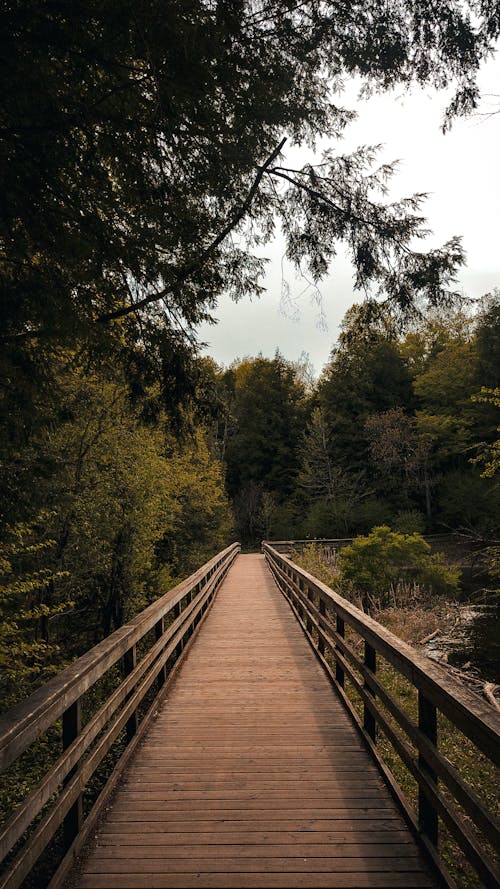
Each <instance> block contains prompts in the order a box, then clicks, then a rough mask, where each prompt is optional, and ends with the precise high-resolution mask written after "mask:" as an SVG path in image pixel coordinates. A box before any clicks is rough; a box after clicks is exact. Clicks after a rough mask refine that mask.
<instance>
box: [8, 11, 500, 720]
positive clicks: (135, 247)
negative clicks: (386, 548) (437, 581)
mask: <svg viewBox="0 0 500 889" xmlns="http://www.w3.org/2000/svg"><path fill="white" fill-rule="evenodd" d="M278 7H279V9H278ZM1 15H2V33H3V34H4V41H3V63H2V64H3V73H4V90H3V91H2V99H1V102H2V107H1V121H2V130H1V132H2V148H1V152H2V155H1V156H2V167H1V170H2V173H1V175H2V180H1V189H2V213H1V218H0V311H1V343H2V349H1V352H0V373H1V381H2V386H1V390H0V453H1V460H0V488H1V491H2V501H1V510H0V520H1V521H0V570H1V593H0V609H1V618H2V624H1V631H0V664H1V666H2V683H3V685H2V691H3V701H4V705H5V706H9V705H10V704H12V703H13V702H14V701H15V700H18V699H19V698H20V697H23V696H24V695H26V694H27V693H28V692H29V691H30V690H31V689H32V688H33V686H34V684H38V683H40V682H41V681H43V680H45V679H46V678H48V677H49V676H50V675H51V674H52V673H53V672H54V671H56V670H58V669H60V667H61V666H62V665H63V664H65V663H67V662H68V661H70V660H71V659H73V658H74V657H75V656H77V655H78V654H80V653H81V652H82V651H84V650H86V649H87V648H88V647H89V646H91V645H92V644H94V643H95V642H97V641H98V640H99V639H101V638H102V637H103V636H105V635H107V634H108V633H110V632H111V631H112V630H114V629H115V628H117V627H119V626H120V625H121V624H122V623H123V622H124V621H125V620H126V619H127V618H128V617H129V616H130V615H132V614H134V613H137V612H138V611H140V610H141V609H143V608H144V607H145V606H146V605H147V604H148V603H149V602H151V601H152V600H153V599H154V598H155V597H157V596H158V595H159V594H160V593H161V592H163V591H165V590H166V589H168V588H169V586H171V585H172V584H173V582H174V581H175V580H176V579H178V578H181V577H183V576H185V575H186V574H187V573H189V572H190V571H192V570H193V569H194V568H195V567H197V566H198V565H199V564H200V563H201V562H202V561H203V560H205V559H206V558H207V557H208V556H209V555H212V554H213V553H215V552H216V551H217V550H218V549H220V548H222V546H223V545H224V544H225V543H226V542H228V541H229V540H232V539H235V538H239V539H240V540H241V541H242V543H243V545H244V546H245V547H247V548H256V547H258V545H259V541H260V540H261V539H262V538H263V537H267V538H277V537H287V538H291V537H294V538H297V537H306V538H313V537H318V536H321V537H331V536H341V537H351V536H353V535H356V534H359V533H364V532H367V531H369V530H370V529H371V528H372V527H375V526H380V525H389V526H390V527H392V528H394V529H396V530H400V531H405V532H406V531H408V532H411V531H422V532H436V531H441V530H449V529H452V530H457V529H460V530H461V531H463V532H464V533H467V534H470V535H474V536H475V537H478V538H479V539H480V540H481V541H482V542H484V543H485V545H491V544H492V543H494V541H495V540H497V539H498V506H499V499H500V494H499V490H498V482H497V481H496V479H495V477H494V476H495V470H496V468H497V466H498V448H499V445H498V423H499V421H498V399H499V393H498V388H496V387H497V386H498V381H499V379H500V373H499V371H500V337H499V332H500V303H499V297H498V293H493V294H491V295H489V296H486V297H485V298H484V300H483V301H482V302H481V305H479V306H476V307H475V308H474V310H470V309H468V308H467V306H466V305H465V304H464V305H462V306H461V304H460V300H459V298H458V297H459V293H458V290H457V273H458V271H459V269H460V268H461V266H462V265H463V264H464V262H465V251H464V248H463V246H462V244H461V242H460V239H459V238H453V239H451V240H450V241H448V242H447V243H445V244H443V245H441V246H440V247H436V248H433V249H426V247H425V245H424V246H422V242H423V241H424V240H425V237H426V233H427V227H426V225H427V223H426V220H425V218H424V216H423V205H424V200H425V196H424V195H422V194H416V195H410V196H408V197H406V198H403V199H400V200H397V201H391V200H390V199H389V197H388V182H389V181H390V179H391V177H392V176H393V174H394V172H395V167H394V166H393V165H391V164H380V163H379V162H378V152H377V148H376V147H371V146H361V147H360V148H359V149H358V150H356V151H355V152H353V153H351V154H348V155H344V154H342V153H341V151H340V150H339V151H337V150H336V149H335V150H334V148H333V147H332V148H329V149H328V150H326V151H325V152H324V153H323V156H322V158H321V161H320V162H319V163H316V162H313V161H311V163H308V164H305V165H304V166H303V167H302V168H300V169H293V168H290V167H287V166H285V165H284V164H285V163H286V161H285V160H284V155H283V151H284V148H285V145H286V144H287V143H288V144H292V145H294V144H295V145H297V144H302V145H306V144H307V145H309V146H310V147H311V149H312V148H313V147H314V145H315V144H316V143H317V140H318V139H319V138H325V137H328V138H329V139H330V140H331V144H332V146H333V145H334V144H335V140H339V139H340V138H341V136H342V133H343V132H344V130H345V129H346V127H348V125H349V122H350V121H351V120H353V118H354V116H355V114H354V112H352V111H351V110H349V109H348V108H345V107H343V104H342V89H343V83H344V78H346V79H349V78H358V79H360V81H361V82H362V83H363V84H364V89H366V90H367V91H370V90H371V91H375V92H376V91H384V90H388V89H390V88H391V87H394V86H395V85H397V86H399V87H402V88H408V89H409V88H411V87H422V86H425V87H429V88H430V87H437V88H442V89H444V88H448V93H447V96H448V98H447V102H448V104H447V106H446V107H445V108H444V117H443V127H444V128H445V129H446V128H450V127H451V126H452V125H453V121H454V120H455V119H456V118H457V117H458V116H460V115H466V114H470V113H471V112H473V111H474V109H475V108H477V106H478V103H479V101H480V95H479V88H478V85H477V73H478V71H479V69H480V66H481V64H482V63H483V62H484V60H485V59H487V58H488V57H489V56H490V55H491V53H492V52H493V48H494V46H495V44H496V40H497V38H498V34H499V31H500V16H499V14H498V5H497V4H490V3H483V2H479V0H478V2H470V3H465V4H464V3H456V2H454V0H447V2H443V3H440V4H425V3H424V4H418V3H417V4H415V3H413V2H411V3H410V2H407V0H400V2H398V3H394V4H390V5H389V6H388V5H387V4H385V3H379V2H368V3H366V2H364V3H362V4H361V3H351V4H348V5H346V4H342V3H340V4H337V3H333V2H332V3H321V2H315V0H308V2H304V3H299V4H295V3H291V2H290V3H288V2H286V3H284V4H273V3H265V2H255V3H254V2H244V0H240V2H234V3H233V2H209V0H187V2H186V0H183V2H181V3H178V2H176V0H169V2H167V3H164V2H162V3H159V2H156V0H151V2H137V0H133V2H132V0H131V2H125V0H123V2H120V3H117V2H116V0H109V2H104V3H103V2H99V3H96V2H89V3H84V4H81V3H72V4H58V3H43V2H40V0H28V2H26V3H23V4H16V3H6V4H4V5H3V7H2V13H1ZM277 228H279V229H280V230H281V232H282V233H283V235H284V237H285V240H286V251H287V257H288V259H289V260H290V262H292V263H293V264H294V265H295V267H296V268H300V269H302V270H305V271H306V272H307V274H308V275H310V277H311V279H312V280H314V282H315V283H319V282H321V280H322V278H324V276H325V275H326V274H327V273H328V270H329V268H330V265H331V263H332V262H334V259H335V255H336V252H337V250H338V249H339V245H342V246H343V247H344V248H345V249H346V250H347V252H348V254H349V256H350V258H351V261H352V266H353V303H354V305H353V307H352V309H350V310H349V312H348V313H347V315H346V317H345V319H344V324H343V328H342V332H341V334H340V337H339V339H338V342H337V343H336V344H332V352H331V358H330V361H329V363H328V364H327V366H326V367H325V368H324V369H323V370H322V372H321V375H320V377H319V379H318V380H316V379H314V378H313V376H312V374H311V369H310V367H309V365H308V361H307V358H305V357H304V356H303V358H302V359H300V360H299V361H297V362H295V363H294V362H291V361H288V360H285V358H283V357H282V355H281V354H280V352H279V351H277V352H276V354H275V357H274V358H272V359H269V358H264V357H262V356H257V357H247V356H242V357H241V358H240V359H238V360H236V361H235V362H234V363H233V364H232V365H231V366H230V367H227V368H220V367H218V366H217V365H216V363H215V362H214V361H212V360H211V359H209V358H207V357H203V356H202V354H201V352H200V348H199V345H198V343H197V327H198V326H199V324H200V323H201V322H202V321H206V320H209V319H210V318H211V313H212V312H213V310H214V309H215V308H216V306H217V300H218V298H219V297H220V295H221V294H229V295H230V296H231V297H232V298H233V299H234V300H236V301H237V300H238V299H240V298H241V297H242V296H243V295H252V296H261V298H265V295H263V287H262V273H263V269H264V266H265V262H264V260H263V258H262V250H261V248H262V247H264V248H265V246H266V245H268V244H269V243H270V242H271V240H272V237H273V235H274V233H275V231H276V230H277ZM278 345H279V344H278Z"/></svg>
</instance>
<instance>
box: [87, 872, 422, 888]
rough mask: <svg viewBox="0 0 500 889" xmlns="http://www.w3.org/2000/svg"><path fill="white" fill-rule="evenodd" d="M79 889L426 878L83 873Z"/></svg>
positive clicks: (377, 883) (377, 884) (414, 883)
mask: <svg viewBox="0 0 500 889" xmlns="http://www.w3.org/2000/svg"><path fill="white" fill-rule="evenodd" d="M80 885H81V887H82V889H185V887H186V889H192V887H195V886H201V887H203V889H261V887H262V889H274V887H279V889H290V887H291V886H293V887H296V889H303V887H304V889H305V887H308V889H309V887H310V889H393V887H394V889H402V887H408V889H410V887H411V889H428V887H430V886H432V883H431V881H430V879H429V878H428V877H427V878H426V877H425V876H424V875H423V874H421V873H406V874H400V873H395V874H388V873H379V874H377V873H364V872H363V871H361V872H360V873H352V874H318V873H312V874H300V873H295V874H293V877H292V875H291V874H290V873H285V874H270V873H266V872H264V873H259V874H256V873H248V872H247V873H244V872H240V873H238V874H227V873H224V872H221V873H215V874H206V873H199V872H194V873H191V874H149V873H147V872H145V873H142V874H86V875H85V876H84V877H83V878H82V881H81V884H80Z"/></svg>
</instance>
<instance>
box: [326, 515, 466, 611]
mask: <svg viewBox="0 0 500 889" xmlns="http://www.w3.org/2000/svg"><path fill="white" fill-rule="evenodd" d="M339 567H340V577H341V583H342V585H343V588H344V589H346V590H350V591H353V592H354V593H356V594H360V595H361V596H362V597H363V598H364V600H365V602H369V601H370V600H373V599H374V598H377V599H378V600H380V601H382V602H383V601H387V599H388V597H389V593H390V590H391V589H394V588H395V587H396V586H397V584H398V582H399V581H401V580H402V579H403V577H405V575H406V574H407V573H408V571H409V570H410V571H411V572H412V575H413V578H414V580H415V582H417V583H419V584H420V585H421V586H422V587H424V589H426V590H428V592H429V593H431V594H437V595H443V594H447V595H454V594H455V593H456V592H457V591H458V584H459V577H460V572H459V571H458V570H457V569H455V568H450V567H448V566H446V565H445V564H444V562H443V559H442V556H441V555H440V554H439V553H431V548H430V546H429V544H428V543H426V541H425V540H424V539H423V537H422V536H421V535H420V534H417V533H413V534H402V533H398V532H395V531H391V529H390V528H389V527H388V526H387V525H381V526H379V527H376V528H374V529H373V531H372V532H371V533H370V534H368V535H367V536H366V537H357V538H355V540H353V542H352V544H351V545H350V546H347V547H344V548H343V549H342V550H341V552H340V554H339Z"/></svg>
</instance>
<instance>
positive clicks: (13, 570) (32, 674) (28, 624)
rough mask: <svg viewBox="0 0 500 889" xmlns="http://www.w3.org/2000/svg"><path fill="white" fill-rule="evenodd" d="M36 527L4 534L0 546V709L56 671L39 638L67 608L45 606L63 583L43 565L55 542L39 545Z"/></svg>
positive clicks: (55, 656) (53, 653)
mask: <svg viewBox="0 0 500 889" xmlns="http://www.w3.org/2000/svg"><path fill="white" fill-rule="evenodd" d="M38 531H39V528H37V525H36V523H33V524H32V525H20V524H18V525H16V526H15V527H13V528H9V529H7V532H6V539H5V540H4V541H2V542H0V676H1V678H0V687H1V690H2V695H1V697H2V708H6V707H9V706H11V705H12V704H14V703H15V702H16V701H17V700H19V699H20V698H22V697H24V696H25V695H26V694H27V693H29V691H30V690H31V688H32V687H33V685H34V684H36V683H37V682H39V681H40V680H45V679H47V678H48V677H49V676H50V674H51V673H52V672H53V671H54V670H55V669H57V668H58V667H59V666H60V662H61V658H60V654H59V648H58V646H57V645H54V644H50V642H49V641H48V639H47V638H44V636H45V637H47V636H48V633H46V632H45V633H44V628H45V627H47V626H48V621H49V620H50V619H51V618H52V617H54V616H56V615H58V614H61V613H63V612H64V611H66V610H67V609H69V608H71V606H72V604H73V603H72V602H70V601H64V602H59V603H58V604H47V601H46V599H47V595H48V592H49V590H50V588H51V587H53V586H54V585H55V584H57V583H58V582H60V581H62V580H63V578H65V577H66V572H64V571H53V570H51V568H50V567H47V566H46V565H44V562H48V561H49V553H50V550H51V549H53V547H54V545H55V541H53V540H48V539H45V540H41V541H40V540H39V537H38V534H37V532H38Z"/></svg>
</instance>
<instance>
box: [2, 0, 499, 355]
mask: <svg viewBox="0 0 500 889" xmlns="http://www.w3.org/2000/svg"><path fill="white" fill-rule="evenodd" d="M470 11H472V12H473V13H474V19H472V18H471V16H470V14H469V13H470ZM473 22H474V23H473ZM498 31H499V24H498V18H497V16H496V14H495V13H494V12H493V11H492V9H491V8H490V5H489V4H485V3H481V2H475V0H470V2H469V3H464V4H461V3H458V2H457V0H446V2H442V3H440V4H422V3H418V4H415V3H414V2H410V0H398V3H394V4H391V5H389V6H388V5H387V4H386V3H380V2H376V0H370V2H368V3H363V4H361V3H357V2H356V3H354V4H349V5H348V6H346V5H345V4H338V3H334V2H327V3H319V2H317V0H306V2H304V3H300V4H296V3H291V2H286V3H279V4H278V3H275V2H271V3H269V2H263V0H262V2H261V0H257V2H253V0H252V2H250V0H238V2H235V3H230V2H225V0H219V2H211V0H210V2H209V0H186V2H183V3H178V2H177V0H167V2H166V3H165V0H161V2H160V0H148V2H145V0H133V2H132V0H120V2H117V0H105V2H99V3H97V2H95V0H91V2H89V3H85V4H81V3H80V4H79V3H76V4H75V3H71V4H63V5H61V4H59V5H58V6H55V7H54V6H53V5H47V4H44V3H41V2H40V0H28V2H26V3H23V4H18V3H14V2H8V3H6V4H4V5H3V9H2V33H3V34H4V35H5V40H4V53H3V57H4V59H5V65H4V89H3V92H2V109H1V119H2V135H3V169H4V174H3V178H2V182H1V186H2V195H3V214H2V218H1V220H0V243H1V247H2V254H1V257H2V258H1V266H0V272H1V281H0V288H1V290H0V292H1V294H2V315H3V319H2V320H3V329H4V333H5V335H6V338H7V339H6V341H7V342H9V343H12V342H13V341H14V342H16V344H17V347H18V348H19V347H20V346H22V344H23V342H25V341H26V340H28V339H30V338H35V339H36V341H37V343H38V345H39V346H40V348H41V349H43V348H44V344H46V342H47V339H49V340H55V341H57V342H61V341H63V342H65V343H66V344H74V342H75V340H76V341H84V342H87V343H88V342H89V341H90V342H92V343H93V344H94V346H95V345H96V343H99V342H100V341H102V336H103V335H104V332H105V334H106V336H111V337H112V339H113V340H114V342H115V343H121V345H122V346H123V347H127V348H130V347H131V346H133V345H135V344H136V343H141V344H143V346H144V347H145V348H146V349H148V350H151V351H152V352H154V351H155V349H158V348H160V345H159V344H161V342H162V336H161V332H162V330H165V329H173V330H177V331H179V330H181V331H182V330H184V329H185V328H188V329H189V328H192V327H193V325H195V324H196V323H198V322H199V321H200V320H201V319H203V318H205V317H206V316H207V313H209V312H210V310H211V309H212V308H213V307H214V304H215V301H216V298H217V295H218V294H219V293H220V292H221V291H222V289H226V290H229V291H230V292H231V293H232V295H233V296H234V297H235V298H237V297H238V296H240V295H241V294H242V293H248V292H250V293H256V292H259V290H260V285H259V282H258V278H259V273H260V271H261V270H262V261H261V260H260V259H259V258H258V256H257V255H256V254H255V253H253V252H252V249H251V248H252V245H253V246H255V245H256V244H257V243H259V241H260V240H262V239H266V238H267V237H269V236H270V234H271V233H272V230H273V226H274V214H275V213H278V214H279V217H280V219H281V222H282V225H283V229H284V231H285V234H286V237H287V240H288V255H289V256H290V258H291V259H292V260H293V261H294V262H295V263H296V264H297V265H299V264H300V263H302V262H305V263H306V264H307V265H308V266H309V269H310V272H311V274H312V275H313V277H314V278H315V279H319V278H321V277H322V276H323V275H324V274H325V273H326V270H327V266H328V263H329V261H330V260H331V259H332V258H333V257H334V255H335V249H336V247H335V244H336V242H337V241H339V240H341V241H344V242H345V243H346V245H347V247H348V249H349V250H350V252H351V256H352V259H353V263H354V265H355V269H356V282H357V286H359V287H360V288H366V287H369V288H371V289H372V290H373V292H374V293H375V292H377V291H378V290H379V289H380V290H381V291H383V292H384V293H385V294H386V295H387V296H388V297H389V299H390V300H392V301H394V302H395V303H396V304H398V305H400V306H401V307H403V308H408V307H409V306H411V305H412V304H413V302H414V300H415V298H416V297H418V296H419V295H425V296H426V297H427V298H428V299H429V300H430V302H431V303H434V302H438V301H440V300H441V299H442V298H444V297H445V295H446V292H447V290H448V288H449V286H450V285H452V283H453V278H454V274H455V271H456V269H457V267H458V265H459V264H460V263H461V262H462V261H463V253H462V250H461V248H460V246H459V244H458V242H457V241H456V240H455V239H453V240H452V241H450V243H449V244H447V245H445V246H444V247H443V248H441V249H437V250H432V251H430V252H428V253H421V252H419V251H417V250H415V249H414V247H413V241H414V238H415V236H419V235H420V234H422V233H423V229H422V219H421V216H420V209H419V208H420V203H421V197H422V196H416V197H414V198H410V199H408V200H406V201H399V202H396V203H393V204H391V203H386V202H385V200H384V192H385V187H386V181H387V178H388V177H389V176H390V174H391V172H392V168H391V167H390V166H383V167H381V168H380V169H376V167H374V162H375V156H374V152H373V151H372V150H371V149H360V150H359V151H357V152H355V153H354V154H353V155H351V156H338V157H336V156H334V155H333V153H331V152H327V153H326V154H325V157H324V160H323V163H322V164H321V165H320V166H318V167H317V168H315V167H313V166H311V165H309V164H307V165H305V166H304V168H302V169H300V170H299V169H292V168H289V167H287V166H282V165H280V161H279V158H280V152H281V149H282V148H283V145H284V141H285V139H286V138H289V139H292V140H293V141H295V142H300V141H305V140H306V141H309V142H312V141H314V139H315V138H316V137H317V136H319V135H321V136H331V137H337V136H338V135H339V134H340V133H341V132H342V130H343V128H344V127H345V125H346V124H347V123H348V122H349V120H351V119H352V114H351V113H350V112H348V111H346V110H345V109H344V108H342V107H341V106H340V105H339V104H338V103H337V102H335V101H332V97H333V96H334V95H335V93H336V92H337V91H339V90H340V89H341V79H342V78H343V77H346V76H347V77H349V76H352V75H360V76H361V77H362V78H363V79H364V81H365V84H366V85H367V87H369V88H372V89H386V88H388V87H390V86H392V85H394V84H395V83H403V84H405V85H409V84H410V83H412V82H415V81H416V82H418V83H420V84H428V83H431V84H434V85H438V86H441V87H442V86H445V85H447V84H452V83H454V84H455V85H456V87H457V90H458V91H457V94H456V98H455V100H454V102H453V103H452V106H451V109H450V113H451V114H453V113H458V112H461V111H467V110H470V109H471V108H472V107H474V105H475V103H476V101H477V87H476V85H475V76H476V73H477V69H478V67H479V64H480V62H481V60H482V59H483V58H485V57H486V55H487V54H488V53H489V52H490V51H491V48H492V46H493V44H494V41H495V39H496V38H497V36H498ZM280 185H283V186H284V190H283V189H281V190H280V188H279V186H280ZM377 194H378V196H379V198H377ZM236 231H238V232H243V231H246V233H247V235H248V240H247V245H248V246H249V248H250V249H246V247H245V248H242V246H240V243H239V241H238V240H237V239H235V240H233V239H231V238H230V237H229V235H230V234H231V233H232V232H236ZM116 319H121V320H120V323H112V322H113V320H116Z"/></svg>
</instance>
